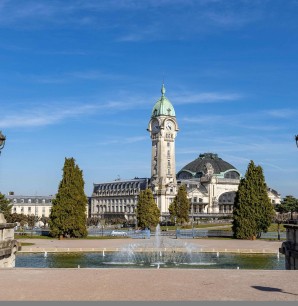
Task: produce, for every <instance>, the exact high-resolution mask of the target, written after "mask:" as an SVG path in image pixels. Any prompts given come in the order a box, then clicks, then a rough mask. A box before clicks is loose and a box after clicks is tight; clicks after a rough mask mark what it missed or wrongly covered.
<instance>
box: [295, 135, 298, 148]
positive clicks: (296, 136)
mask: <svg viewBox="0 0 298 306" xmlns="http://www.w3.org/2000/svg"><path fill="white" fill-rule="evenodd" d="M295 140H296V146H297V148H298V135H295Z"/></svg>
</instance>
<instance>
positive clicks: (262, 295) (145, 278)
mask: <svg viewBox="0 0 298 306" xmlns="http://www.w3.org/2000/svg"><path fill="white" fill-rule="evenodd" d="M184 240H185V242H191V243H195V244H197V245H198V247H200V248H202V251H209V250H211V251H213V249H214V251H219V252H224V251H226V252H228V251H237V252H238V251H239V252H244V251H245V252H259V251H261V252H266V253H277V252H278V248H279V247H280V246H281V242H277V241H264V240H255V241H243V240H223V239H221V240H217V239H194V240H193V239H191V240H186V239H183V241H184ZM23 241H27V242H32V243H34V245H32V246H23V247H22V251H23V252H27V251H31V252H32V251H36V250H39V251H40V252H43V251H45V250H46V251H47V252H48V251H53V250H54V249H55V250H56V251H59V250H64V249H66V248H67V249H69V251H70V252H71V251H78V250H81V251H88V250H90V249H92V248H93V249H98V250H100V249H106V250H109V249H110V250H112V249H116V248H121V247H123V246H124V245H127V244H128V243H130V242H131V239H105V240H66V239H65V240H56V239H53V240H49V239H33V240H31V239H30V240H29V239H28V240H23ZM1 276H2V280H5V281H2V282H1V288H0V300H1V301H297V300H298V286H297V272H296V271H286V270H280V271H278V270H272V271H271V270H241V269H239V270H236V269H235V270H234V269H233V270H232V269H231V270H229V269H202V270H201V269H200V270H196V269H127V268H126V269H116V268H115V269H87V268H85V269H82V268H81V269H80V268H76V269H36V268H12V269H2V270H1Z"/></svg>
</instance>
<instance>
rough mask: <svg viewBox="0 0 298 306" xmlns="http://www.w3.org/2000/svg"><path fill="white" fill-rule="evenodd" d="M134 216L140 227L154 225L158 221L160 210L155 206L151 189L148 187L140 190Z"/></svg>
mask: <svg viewBox="0 0 298 306" xmlns="http://www.w3.org/2000/svg"><path fill="white" fill-rule="evenodd" d="M136 216H137V221H138V226H139V227H141V228H151V227H156V225H157V224H158V223H159V217H160V210H159V208H158V207H157V205H156V203H155V201H154V198H153V194H152V191H151V190H150V189H149V188H147V189H146V190H142V191H141V192H140V195H139V200H138V204H137V209H136Z"/></svg>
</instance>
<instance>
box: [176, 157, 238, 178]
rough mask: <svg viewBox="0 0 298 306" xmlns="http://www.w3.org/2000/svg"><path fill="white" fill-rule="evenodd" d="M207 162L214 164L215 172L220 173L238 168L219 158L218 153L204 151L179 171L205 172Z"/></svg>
mask: <svg viewBox="0 0 298 306" xmlns="http://www.w3.org/2000/svg"><path fill="white" fill-rule="evenodd" d="M207 163H210V164H211V165H212V167H213V169H214V174H220V173H223V172H226V171H228V170H236V168H235V167H234V166H232V165H231V164H229V163H228V162H226V161H224V160H222V159H221V158H219V157H218V155H217V154H214V153H204V154H200V155H199V157H198V158H197V159H195V160H194V161H192V162H190V163H189V164H187V165H186V166H184V167H183V168H182V169H181V170H180V171H179V172H181V171H185V170H187V171H190V172H192V173H204V171H205V165H206V164H207ZM236 171H237V170H236ZM237 172H238V171H237Z"/></svg>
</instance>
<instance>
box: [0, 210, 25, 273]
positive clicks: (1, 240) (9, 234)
mask: <svg viewBox="0 0 298 306" xmlns="http://www.w3.org/2000/svg"><path fill="white" fill-rule="evenodd" d="M15 226H16V224H15V223H6V220H5V218H4V216H3V214H2V213H0V268H13V267H15V254H16V252H17V251H19V250H20V249H21V246H20V244H19V243H18V242H17V241H16V240H15V239H14V227H15Z"/></svg>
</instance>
